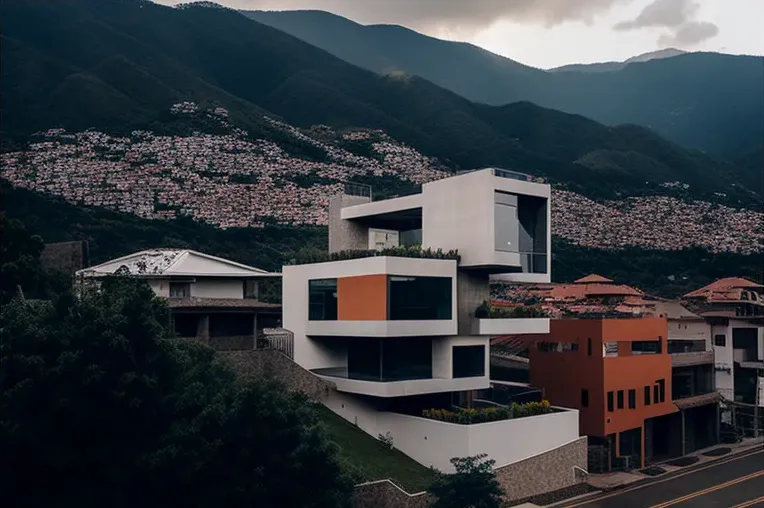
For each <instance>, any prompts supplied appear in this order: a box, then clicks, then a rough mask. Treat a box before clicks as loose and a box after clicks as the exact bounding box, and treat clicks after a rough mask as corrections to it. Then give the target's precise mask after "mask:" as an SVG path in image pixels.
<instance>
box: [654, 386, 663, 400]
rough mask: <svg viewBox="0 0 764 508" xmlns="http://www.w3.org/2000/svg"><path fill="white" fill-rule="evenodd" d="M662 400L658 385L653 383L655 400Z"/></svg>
mask: <svg viewBox="0 0 764 508" xmlns="http://www.w3.org/2000/svg"><path fill="white" fill-rule="evenodd" d="M660 401H661V393H660V389H659V388H658V385H653V402H655V403H656V404H659V403H660Z"/></svg>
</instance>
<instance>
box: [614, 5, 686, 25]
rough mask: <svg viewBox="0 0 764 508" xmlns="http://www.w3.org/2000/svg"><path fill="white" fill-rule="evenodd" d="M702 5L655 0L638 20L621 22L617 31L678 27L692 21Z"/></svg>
mask: <svg viewBox="0 0 764 508" xmlns="http://www.w3.org/2000/svg"><path fill="white" fill-rule="evenodd" d="M698 7H700V5H699V4H698V3H696V2H693V1H688V0H655V1H654V2H653V3H651V4H649V5H648V6H647V7H645V8H644V9H642V12H640V13H639V16H637V17H636V19H633V20H630V21H621V22H620V23H618V24H616V25H615V27H614V28H615V29H616V30H634V29H636V28H644V27H652V26H662V27H678V26H680V25H682V24H683V23H685V22H687V21H688V20H690V19H692V17H693V16H695V14H696V13H697V11H698Z"/></svg>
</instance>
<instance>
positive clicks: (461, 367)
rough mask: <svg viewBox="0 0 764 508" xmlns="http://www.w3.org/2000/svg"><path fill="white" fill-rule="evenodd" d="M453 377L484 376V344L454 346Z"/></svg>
mask: <svg viewBox="0 0 764 508" xmlns="http://www.w3.org/2000/svg"><path fill="white" fill-rule="evenodd" d="M453 358H454V359H453V377H455V378H457V377H478V376H485V346H454V348H453Z"/></svg>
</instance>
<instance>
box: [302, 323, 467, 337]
mask: <svg viewBox="0 0 764 508" xmlns="http://www.w3.org/2000/svg"><path fill="white" fill-rule="evenodd" d="M457 330H458V329H457V323H456V320H454V319H441V320H437V319H433V320H421V321H419V320H417V321H389V320H385V321H308V322H307V325H306V328H305V334H306V335H308V336H309V337H426V336H429V337H441V336H448V335H456V334H457Z"/></svg>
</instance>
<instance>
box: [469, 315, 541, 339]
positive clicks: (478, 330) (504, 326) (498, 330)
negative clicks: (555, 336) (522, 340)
mask: <svg viewBox="0 0 764 508" xmlns="http://www.w3.org/2000/svg"><path fill="white" fill-rule="evenodd" d="M472 333H474V334H475V335H491V336H496V335H520V334H546V333H549V318H511V319H478V320H475V321H474V326H473V330H472Z"/></svg>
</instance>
